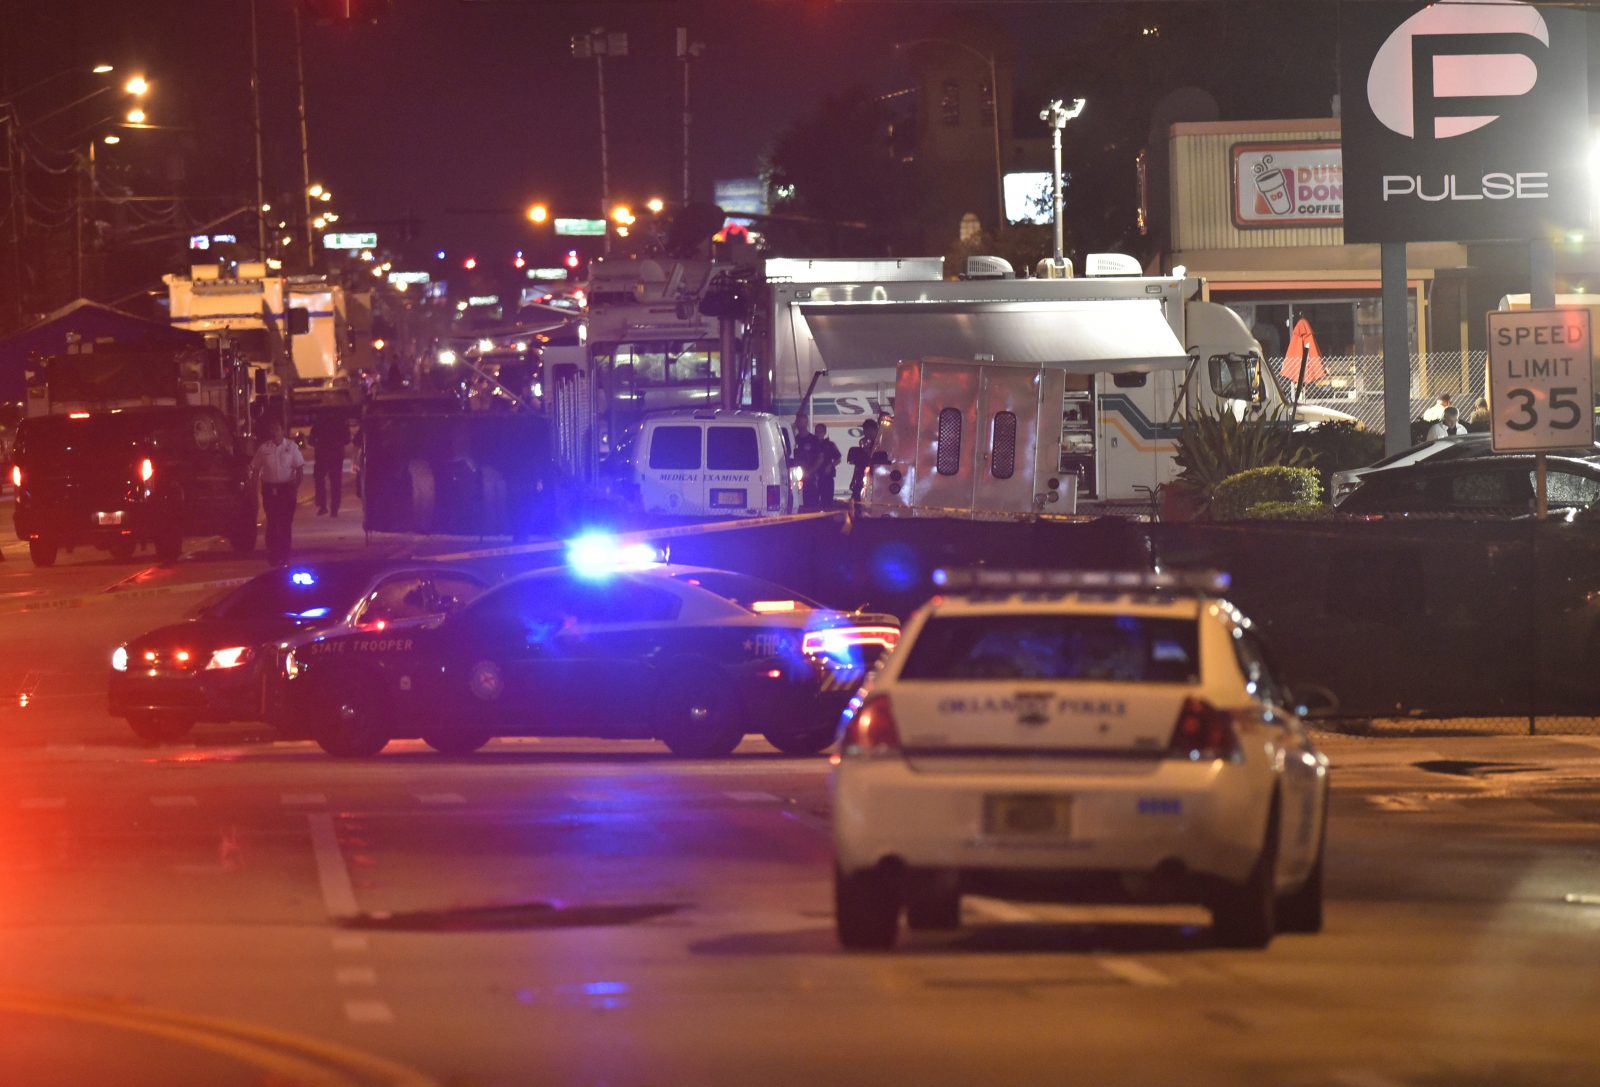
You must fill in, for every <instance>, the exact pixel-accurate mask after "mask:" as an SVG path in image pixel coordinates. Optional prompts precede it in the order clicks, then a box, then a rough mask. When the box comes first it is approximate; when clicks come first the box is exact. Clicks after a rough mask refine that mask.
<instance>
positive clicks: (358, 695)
mask: <svg viewBox="0 0 1600 1087" xmlns="http://www.w3.org/2000/svg"><path fill="white" fill-rule="evenodd" d="M322 716H323V720H322V722H321V726H322V727H321V728H319V729H318V734H317V746H318V747H320V748H322V750H324V751H326V752H327V753H328V754H330V755H334V756H336V757H338V758H341V759H365V758H370V757H372V756H373V755H376V754H377V753H378V752H380V751H382V750H383V749H384V748H385V747H387V746H388V744H389V733H388V730H387V729H386V728H385V727H384V724H383V706H382V698H381V696H380V695H379V692H378V690H377V688H376V686H375V685H374V684H372V683H370V682H360V681H357V682H355V683H352V684H350V685H348V686H346V687H343V688H342V689H340V690H337V691H334V690H330V691H328V692H327V696H326V703H325V708H324V710H323V715H322Z"/></svg>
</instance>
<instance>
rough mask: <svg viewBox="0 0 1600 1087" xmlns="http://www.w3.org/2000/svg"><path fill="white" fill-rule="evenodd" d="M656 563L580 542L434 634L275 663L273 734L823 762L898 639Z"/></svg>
mask: <svg viewBox="0 0 1600 1087" xmlns="http://www.w3.org/2000/svg"><path fill="white" fill-rule="evenodd" d="M654 557H655V556H653V555H651V554H650V553H649V551H648V548H645V549H643V551H642V552H641V550H640V549H639V548H638V547H623V548H617V547H613V546H612V545H611V544H610V542H609V541H607V540H603V539H598V540H584V541H579V542H578V543H577V544H576V545H575V546H574V547H573V548H572V550H571V551H570V553H569V560H570V561H569V562H568V563H567V564H566V565H563V566H560V567H556V568H552V569H547V570H537V571H533V572H531V573H527V574H523V575H521V576H519V577H516V578H514V579H511V580H509V581H506V582H503V583H501V584H500V585H498V586H496V587H494V588H492V589H490V590H488V591H487V592H485V593H484V594H483V595H482V596H479V597H478V598H477V599H475V600H473V601H472V602H471V603H469V604H467V605H466V606H465V607H463V608H462V609H461V610H460V611H458V612H456V613H455V614H454V615H451V616H449V617H446V618H444V619H442V620H438V621H436V622H429V623H424V624H423V625H421V626H414V627H411V628H408V629H404V630H390V629H384V628H383V627H382V625H381V624H380V625H378V626H374V627H369V628H366V629H361V630H356V631H351V632H347V633H340V634H337V635H334V636H330V637H325V638H317V639H315V640H313V641H311V642H310V643H309V644H307V645H303V646H300V647H298V648H296V649H295V650H294V652H293V653H291V654H290V655H289V656H288V657H287V658H286V659H285V661H284V663H283V668H282V671H281V674H280V675H279V677H278V684H277V685H278V689H277V691H276V692H275V693H274V696H272V697H269V699H268V703H269V720H270V721H271V723H272V724H273V725H274V726H275V727H276V728H277V729H278V731H279V732H280V733H281V734H283V735H285V736H289V737H296V736H298V737H303V738H309V739H314V740H316V741H317V742H318V743H319V744H320V745H321V746H322V747H323V749H324V750H326V751H328V752H329V753H330V754H334V755H342V756H362V755H373V754H377V753H378V752H379V751H381V750H382V749H383V747H384V746H385V745H386V744H387V743H388V741H389V740H390V739H395V738H410V737H420V738H421V739H423V740H424V741H425V742H426V743H428V744H429V745H430V746H432V747H433V748H435V749H436V750H438V751H440V752H443V753H446V754H466V753H468V752H471V751H474V750H476V749H478V748H479V747H481V746H482V745H483V744H484V743H485V742H487V741H488V740H489V739H490V738H491V737H494V736H600V737H615V738H628V739H659V740H662V741H665V743H666V744H667V746H668V748H670V749H671V750H672V751H673V752H674V753H675V754H678V755H684V756H690V757H700V758H708V757H717V756H722V755H727V754H729V753H730V752H732V751H733V749H734V748H735V747H737V746H738V744H739V742H740V741H741V740H742V739H743V738H744V736H745V734H746V732H760V733H761V734H762V735H764V736H765V737H766V739H767V740H768V741H769V742H770V743H772V744H773V745H774V746H775V747H777V748H778V749H779V750H780V751H783V752H785V753H788V754H796V755H809V754H816V753H818V752H820V751H821V750H823V749H824V748H826V747H827V746H829V745H830V744H831V743H832V742H833V740H834V736H835V732H836V729H837V727H838V723H839V719H840V715H841V712H842V711H843V709H844V708H845V705H846V704H847V702H848V700H849V698H850V696H851V694H852V693H853V691H854V690H855V688H856V687H857V686H858V685H859V683H860V682H861V680H862V678H863V677H864V676H865V674H866V671H867V669H868V668H869V667H870V666H871V665H872V664H873V663H875V661H876V660H877V659H878V658H879V657H880V656H881V655H882V654H883V653H884V652H886V651H887V650H888V649H890V648H892V647H893V645H894V642H895V639H896V638H897V637H898V636H899V624H898V622H897V621H896V620H895V619H894V618H893V617H891V616H883V615H869V614H861V613H845V612H839V611H834V610H831V609H828V608H825V607H823V606H822V605H820V604H818V603H816V602H815V601H813V600H809V599H807V598H805V597H803V596H801V595H800V594H798V593H795V592H792V591H790V590H788V589H785V588H782V587H781V586H778V585H775V584H773V583H771V582H768V581H764V580H762V579H760V578H755V577H750V576H747V575H744V574H739V573H731V572H728V571H723V570H711V569H704V568H700V567H691V566H672V565H665V564H660V563H657V562H654V561H652V560H653V558H654Z"/></svg>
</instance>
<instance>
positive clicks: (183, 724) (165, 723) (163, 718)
mask: <svg viewBox="0 0 1600 1087" xmlns="http://www.w3.org/2000/svg"><path fill="white" fill-rule="evenodd" d="M128 727H129V728H131V729H133V734H134V735H135V736H137V737H139V739H141V740H144V741H145V742H147V743H152V744H161V743H171V742H172V741H174V740H181V739H183V738H184V737H185V736H187V735H189V732H190V731H191V730H192V729H193V728H194V718H192V717H184V716H183V715H182V714H177V713H161V712H158V711H145V712H143V713H130V714H129V715H128Z"/></svg>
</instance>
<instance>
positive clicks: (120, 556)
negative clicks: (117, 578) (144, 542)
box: [106, 536, 134, 562]
mask: <svg viewBox="0 0 1600 1087" xmlns="http://www.w3.org/2000/svg"><path fill="white" fill-rule="evenodd" d="M106 550H107V551H109V552H110V553H111V557H112V558H114V559H116V560H117V561H118V562H127V561H128V560H129V559H131V558H133V551H134V542H133V539H132V538H131V537H128V536H118V537H117V538H116V539H114V540H112V541H111V542H110V543H108V544H106Z"/></svg>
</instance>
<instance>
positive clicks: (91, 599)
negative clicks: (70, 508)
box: [0, 577, 250, 615]
mask: <svg viewBox="0 0 1600 1087" xmlns="http://www.w3.org/2000/svg"><path fill="white" fill-rule="evenodd" d="M249 580H250V579H249V578H247V577H235V578H228V579H227V580H225V581H196V582H191V583H189V584H185V585H157V586H154V587H152V588H148V589H102V590H101V591H100V592H97V593H85V594H84V595H82V596H62V597H55V598H53V599H49V600H31V601H26V602H23V603H18V604H11V605H9V606H7V607H3V608H0V615H16V614H18V613H21V612H30V611H57V610H63V609H69V608H87V607H95V606H97V605H100V604H131V603H134V602H135V601H139V600H149V599H151V598H152V597H157V596H170V595H172V594H174V593H198V592H207V591H209V590H214V589H232V588H234V587H235V586H238V585H243V584H244V583H245V582H247V581H249Z"/></svg>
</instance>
